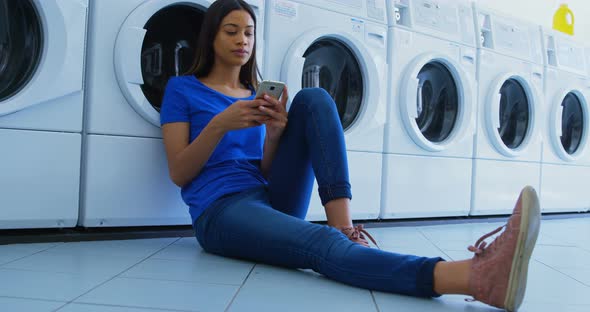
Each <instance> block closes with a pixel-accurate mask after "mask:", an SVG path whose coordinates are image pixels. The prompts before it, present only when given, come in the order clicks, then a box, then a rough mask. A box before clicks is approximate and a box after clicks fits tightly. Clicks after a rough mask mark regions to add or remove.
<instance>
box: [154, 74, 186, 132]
mask: <svg viewBox="0 0 590 312" xmlns="http://www.w3.org/2000/svg"><path fill="white" fill-rule="evenodd" d="M171 122H190V113H189V106H188V103H187V101H186V97H184V96H183V94H182V88H181V81H180V78H179V77H170V79H169V80H168V84H167V85H166V90H164V98H163V100H162V107H161V109H160V124H161V125H164V124H166V123H171Z"/></svg>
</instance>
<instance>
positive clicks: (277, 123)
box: [258, 86, 289, 141]
mask: <svg viewBox="0 0 590 312" xmlns="http://www.w3.org/2000/svg"><path fill="white" fill-rule="evenodd" d="M263 99H264V101H265V102H266V103H267V104H266V105H261V106H259V107H258V109H259V110H260V111H261V112H262V113H264V114H266V115H267V116H268V117H270V118H269V119H268V120H266V121H264V122H263V123H264V124H265V125H266V137H267V139H270V140H271V141H278V140H279V139H280V138H281V135H283V131H284V130H285V128H286V127H287V121H288V120H287V100H288V99H289V93H288V92H287V86H285V89H284V90H283V95H282V96H281V99H280V100H277V99H275V98H273V97H271V96H269V95H266V94H265V95H264V97H263Z"/></svg>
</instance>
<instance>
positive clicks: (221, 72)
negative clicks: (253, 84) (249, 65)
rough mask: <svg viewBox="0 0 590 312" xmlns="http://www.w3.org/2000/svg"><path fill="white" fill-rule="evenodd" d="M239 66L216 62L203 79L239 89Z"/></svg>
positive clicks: (214, 83)
mask: <svg viewBox="0 0 590 312" xmlns="http://www.w3.org/2000/svg"><path fill="white" fill-rule="evenodd" d="M240 70H241V66H227V65H225V64H220V63H216V64H215V65H213V68H211V72H209V75H207V77H204V80H205V81H206V82H207V83H209V84H212V85H217V86H225V87H228V88H232V89H241V88H242V84H241V82H240Z"/></svg>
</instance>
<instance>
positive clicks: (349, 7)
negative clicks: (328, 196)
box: [263, 0, 387, 220]
mask: <svg viewBox="0 0 590 312" xmlns="http://www.w3.org/2000/svg"><path fill="white" fill-rule="evenodd" d="M266 12H267V14H266V22H267V23H266V29H265V35H266V36H265V44H266V48H265V50H266V51H267V53H266V55H265V61H264V64H265V71H264V75H263V76H264V77H265V79H272V80H280V81H284V82H285V83H286V84H287V86H288V87H289V92H290V94H291V97H294V96H295V94H296V93H297V92H298V91H300V90H301V89H302V88H303V87H322V88H324V89H326V90H327V91H328V93H330V94H331V95H332V97H333V98H335V101H336V104H337V105H338V111H339V115H340V117H341V122H342V125H343V128H344V137H345V141H346V147H347V156H348V163H349V173H350V181H351V184H352V193H353V200H352V209H351V213H352V218H353V219H376V218H377V217H378V215H379V208H380V184H381V163H382V152H383V129H384V124H385V114H386V108H385V105H386V89H387V84H386V79H387V74H386V72H387V66H386V65H387V64H386V47H387V44H386V40H387V24H386V22H387V20H386V13H385V1H384V0H377V1H361V0H314V1H311V0H297V1H289V0H270V1H268V2H267V3H266ZM340 62H341V63H340ZM344 68H346V70H347V71H346V72H345V71H343V69H344ZM326 73H327V74H326ZM330 75H331V78H333V79H329V78H326V77H328V76H330ZM343 81H344V82H343ZM316 189H317V182H316V183H315V184H314V190H316ZM357 203H358V205H357ZM307 219H308V220H325V219H326V217H325V212H324V209H323V207H322V205H321V202H320V200H319V196H318V195H317V193H315V191H314V194H313V195H312V199H311V203H310V208H309V211H308V215H307Z"/></svg>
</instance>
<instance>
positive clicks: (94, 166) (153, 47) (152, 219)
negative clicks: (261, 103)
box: [79, 0, 264, 227]
mask: <svg viewBox="0 0 590 312" xmlns="http://www.w3.org/2000/svg"><path fill="white" fill-rule="evenodd" d="M212 2H213V1H212V0H150V1H147V0H125V1H118V0H95V1H91V2H90V24H89V25H90V26H89V40H88V59H87V62H88V64H87V73H88V74H87V76H86V78H87V89H88V93H87V102H86V113H85V133H86V139H85V141H84V149H83V154H84V157H83V158H84V160H83V174H82V177H83V178H82V190H83V194H82V197H81V202H82V205H81V209H80V222H79V223H80V225H81V226H86V227H112V226H145V225H177V224H190V223H191V221H190V217H189V214H188V208H187V207H186V205H185V204H184V203H183V201H182V199H181V195H180V189H179V188H178V187H177V186H176V185H174V184H173V183H172V182H171V180H170V178H169V174H168V167H167V161H166V154H165V149H164V145H163V142H162V138H161V136H162V135H161V128H160V116H159V109H160V105H161V99H162V96H163V92H164V89H165V86H166V83H167V80H168V78H169V77H170V76H176V75H182V74H183V73H184V72H185V71H186V70H188V68H189V67H190V66H191V65H192V62H193V60H194V49H195V42H196V40H197V37H198V34H199V30H200V27H201V22H202V20H203V17H204V12H206V10H207V8H208V7H209V6H210V4H211V3H212ZM248 2H249V3H250V4H252V5H253V8H254V9H255V11H256V12H257V23H258V24H257V25H258V29H257V34H256V35H257V38H262V29H263V28H264V27H263V26H262V25H264V24H263V23H264V22H263V17H264V14H263V3H262V1H261V0H259V1H256V0H250V1H248ZM258 41H259V42H258V43H257V45H258V46H259V47H262V44H260V41H261V40H258ZM259 50H260V49H259Z"/></svg>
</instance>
